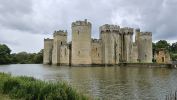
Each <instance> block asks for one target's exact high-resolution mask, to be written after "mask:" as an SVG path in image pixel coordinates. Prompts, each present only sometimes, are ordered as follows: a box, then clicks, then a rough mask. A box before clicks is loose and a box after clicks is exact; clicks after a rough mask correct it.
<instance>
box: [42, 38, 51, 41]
mask: <svg viewBox="0 0 177 100" xmlns="http://www.w3.org/2000/svg"><path fill="white" fill-rule="evenodd" d="M44 41H53V39H49V38H46V39H45V38H44Z"/></svg>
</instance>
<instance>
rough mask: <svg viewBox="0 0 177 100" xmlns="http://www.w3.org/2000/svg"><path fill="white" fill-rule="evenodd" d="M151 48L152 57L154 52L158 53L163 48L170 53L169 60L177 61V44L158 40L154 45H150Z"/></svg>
mask: <svg viewBox="0 0 177 100" xmlns="http://www.w3.org/2000/svg"><path fill="white" fill-rule="evenodd" d="M152 47H153V55H154V54H155V52H156V51H158V49H161V48H164V49H165V50H166V51H168V52H169V53H170V56H171V59H172V60H173V61H175V60H177V42H175V43H172V44H170V43H168V42H167V41H166V40H160V41H158V42H156V43H152Z"/></svg>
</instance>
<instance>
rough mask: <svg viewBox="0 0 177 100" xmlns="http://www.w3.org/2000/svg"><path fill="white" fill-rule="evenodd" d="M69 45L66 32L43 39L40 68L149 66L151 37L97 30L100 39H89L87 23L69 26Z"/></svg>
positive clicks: (124, 30) (111, 29)
mask: <svg viewBox="0 0 177 100" xmlns="http://www.w3.org/2000/svg"><path fill="white" fill-rule="evenodd" d="M71 29H72V41H71V42H70V43H67V31H63V30H59V31H55V32H54V34H53V39H44V61H43V63H44V64H54V65H72V66H80V65H81V66H84V65H115V64H119V63H138V62H139V63H152V33H151V32H140V29H136V30H135V33H136V34H135V42H133V34H134V29H133V28H129V27H124V28H121V27H120V26H118V25H109V24H105V25H103V26H100V28H99V30H100V39H92V38H91V29H92V24H91V23H90V22H88V21H87V20H84V21H76V22H73V23H72V25H71Z"/></svg>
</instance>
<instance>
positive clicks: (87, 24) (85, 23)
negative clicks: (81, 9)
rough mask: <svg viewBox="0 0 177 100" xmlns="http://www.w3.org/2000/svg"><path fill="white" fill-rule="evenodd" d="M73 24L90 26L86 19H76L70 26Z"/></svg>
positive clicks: (73, 25)
mask: <svg viewBox="0 0 177 100" xmlns="http://www.w3.org/2000/svg"><path fill="white" fill-rule="evenodd" d="M75 26H90V27H91V23H90V22H87V19H85V20H84V21H76V22H73V23H72V27H75Z"/></svg>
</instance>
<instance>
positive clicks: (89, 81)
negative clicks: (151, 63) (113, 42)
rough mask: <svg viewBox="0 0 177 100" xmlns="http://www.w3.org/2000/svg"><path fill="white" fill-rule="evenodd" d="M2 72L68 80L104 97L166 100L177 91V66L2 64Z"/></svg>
mask: <svg viewBox="0 0 177 100" xmlns="http://www.w3.org/2000/svg"><path fill="white" fill-rule="evenodd" d="M0 72H8V73H11V74H12V75H15V76H16V75H27V76H33V77H35V78H38V79H42V80H50V81H66V82H69V83H70V84H71V85H72V86H73V87H75V88H77V89H78V90H79V91H81V92H83V93H85V94H87V95H89V96H91V97H94V98H100V99H101V100H165V97H166V95H167V94H169V93H170V92H174V91H176V90H177V69H168V68H140V67H66V66H61V67H59V66H48V65H42V64H14V65H0Z"/></svg>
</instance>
